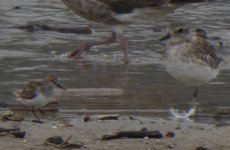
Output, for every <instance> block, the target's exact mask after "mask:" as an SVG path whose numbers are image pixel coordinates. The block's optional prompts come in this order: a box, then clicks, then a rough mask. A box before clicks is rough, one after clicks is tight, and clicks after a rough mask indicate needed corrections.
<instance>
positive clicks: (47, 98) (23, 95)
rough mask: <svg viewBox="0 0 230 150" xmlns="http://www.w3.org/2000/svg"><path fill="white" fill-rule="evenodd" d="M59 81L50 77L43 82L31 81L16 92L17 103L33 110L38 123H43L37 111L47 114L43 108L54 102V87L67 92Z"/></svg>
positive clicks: (52, 76) (54, 77)
mask: <svg viewBox="0 0 230 150" xmlns="http://www.w3.org/2000/svg"><path fill="white" fill-rule="evenodd" d="M57 81H58V80H57V77H56V76H54V75H48V76H47V77H46V78H45V79H43V80H42V81H30V82H29V83H28V84H27V85H26V86H25V87H24V88H23V89H22V90H17V91H15V92H14V94H15V95H16V97H17V98H16V100H17V101H19V102H20V103H22V104H23V105H25V106H27V107H31V108H32V112H33V114H34V116H35V117H36V119H37V120H36V122H39V123H42V122H41V120H40V119H39V118H38V116H37V115H36V113H35V109H37V110H39V111H40V112H41V113H42V114H46V113H45V112H44V111H43V110H42V108H43V107H44V106H46V105H47V104H48V103H49V102H51V101H52V99H53V96H54V92H53V86H54V85H55V86H57V87H59V88H61V89H64V90H66V89H65V88H64V87H62V86H61V85H60V84H58V83H57Z"/></svg>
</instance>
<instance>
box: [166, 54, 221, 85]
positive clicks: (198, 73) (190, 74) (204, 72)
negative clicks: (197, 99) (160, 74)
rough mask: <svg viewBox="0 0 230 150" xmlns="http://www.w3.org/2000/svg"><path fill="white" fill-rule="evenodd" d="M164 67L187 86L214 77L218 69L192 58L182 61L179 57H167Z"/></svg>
mask: <svg viewBox="0 0 230 150" xmlns="http://www.w3.org/2000/svg"><path fill="white" fill-rule="evenodd" d="M166 69H167V71H168V72H169V74H170V75H171V76H173V77H174V78H175V79H176V80H177V81H179V82H181V83H183V84H185V85H187V86H200V85H202V84H205V83H208V82H209V81H211V80H212V79H214V78H216V76H217V74H218V72H219V70H218V69H213V68H211V67H209V66H208V65H207V66H206V65H204V64H200V63H199V62H193V61H192V60H187V61H186V62H185V61H182V60H181V59H180V57H174V58H168V59H167V60H166Z"/></svg>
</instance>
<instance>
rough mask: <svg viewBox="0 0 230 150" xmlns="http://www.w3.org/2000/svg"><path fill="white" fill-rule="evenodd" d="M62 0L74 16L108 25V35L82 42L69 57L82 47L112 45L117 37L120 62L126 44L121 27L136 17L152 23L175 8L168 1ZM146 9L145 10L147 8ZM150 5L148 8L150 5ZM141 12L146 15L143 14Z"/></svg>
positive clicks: (80, 51)
mask: <svg viewBox="0 0 230 150" xmlns="http://www.w3.org/2000/svg"><path fill="white" fill-rule="evenodd" d="M62 1H63V3H64V4H65V5H66V6H67V7H68V8H70V9H71V10H72V11H73V12H74V13H76V14H77V15H79V16H81V17H83V18H86V19H88V20H90V21H94V22H98V23H102V24H106V25H109V26H110V28H111V29H112V35H111V37H110V38H108V39H106V40H102V41H97V42H85V43H83V44H81V45H80V46H79V47H78V48H77V49H76V50H74V51H72V52H70V53H69V55H68V57H69V58H76V57H78V56H80V55H81V54H82V52H84V51H85V50H89V49H90V48H91V47H93V46H95V45H104V44H112V43H114V42H116V41H117V40H118V42H119V44H120V46H121V48H122V50H123V52H124V62H125V63H129V57H128V43H127V40H126V38H125V37H124V35H123V33H124V31H123V29H122V26H124V25H127V24H129V23H131V22H138V21H140V20H142V22H143V20H144V21H149V22H154V21H155V20H157V19H159V18H162V17H163V16H165V15H166V14H168V13H171V12H173V10H175V7H174V6H172V5H168V2H169V1H170V0H142V1H133V0H119V1H114V0H62ZM146 7H147V8H149V9H147V8H146ZM150 7H151V8H150ZM145 15H147V16H149V17H150V18H151V19H150V18H148V17H145Z"/></svg>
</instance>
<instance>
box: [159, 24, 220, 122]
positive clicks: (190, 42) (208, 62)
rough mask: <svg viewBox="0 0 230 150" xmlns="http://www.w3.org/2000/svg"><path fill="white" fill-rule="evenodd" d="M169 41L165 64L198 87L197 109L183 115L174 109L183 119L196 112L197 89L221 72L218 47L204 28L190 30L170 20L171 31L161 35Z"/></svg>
mask: <svg viewBox="0 0 230 150" xmlns="http://www.w3.org/2000/svg"><path fill="white" fill-rule="evenodd" d="M164 40H167V42H166V62H165V67H166V70H167V71H168V72H169V74H170V75H171V76H172V77H174V78H175V79H176V80H177V81H179V82H181V83H183V84H185V85H186V86H190V87H195V91H194V93H193V97H194V102H193V105H194V107H193V108H192V109H193V110H194V111H191V110H190V111H189V112H190V114H189V115H188V114H185V115H183V116H180V115H178V114H176V111H174V110H173V109H171V110H172V111H171V112H172V114H173V115H174V116H177V117H181V118H183V117H184V116H186V117H190V116H191V115H194V113H195V108H196V103H195V100H196V99H197V96H198V88H199V87H200V86H201V85H203V84H205V83H208V82H210V81H211V80H212V79H214V78H216V77H217V75H218V73H219V71H220V62H221V61H222V59H220V58H218V57H217V55H216V53H215V48H214V47H213V46H212V45H211V44H210V43H209V42H208V41H207V33H206V31H205V30H203V29H196V30H195V31H191V29H190V28H189V27H188V25H187V24H185V23H178V22H177V23H171V24H170V25H169V26H168V34H167V35H166V36H164V37H162V38H161V41H164Z"/></svg>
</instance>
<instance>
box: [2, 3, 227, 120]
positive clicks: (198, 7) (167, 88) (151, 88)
mask: <svg viewBox="0 0 230 150" xmlns="http://www.w3.org/2000/svg"><path fill="white" fill-rule="evenodd" d="M0 5H1V8H0V13H1V16H0V22H1V23H0V35H1V36H0V61H1V63H0V69H1V74H0V85H1V88H2V90H1V91H0V95H1V97H0V99H1V102H7V103H17V102H16V101H15V100H14V96H13V94H12V92H13V91H14V90H16V89H20V88H22V87H23V85H24V84H25V83H26V81H27V80H33V79H39V78H42V77H44V76H45V75H46V74H50V73H52V74H55V75H57V76H58V78H59V80H60V83H61V84H62V85H63V86H64V87H66V88H67V89H71V90H70V91H71V92H69V93H67V94H66V93H63V92H62V91H60V90H58V91H57V95H58V99H59V100H60V103H61V111H60V113H59V114H60V115H67V116H74V115H75V114H76V113H81V112H101V111H102V112H113V113H124V114H140V115H146V114H147V115H153V116H156V117H159V116H161V113H165V114H167V111H168V109H169V107H170V106H174V107H178V108H181V109H187V108H188V107H189V103H190V102H191V101H192V92H193V89H192V88H188V87H184V86H183V85H181V84H179V83H177V82H176V81H175V80H174V79H173V78H171V77H170V76H169V75H168V73H167V72H166V71H165V69H164V67H163V66H162V59H161V58H162V53H161V52H162V51H163V46H162V45H161V43H159V41H158V40H159V38H160V37H161V36H162V35H164V30H161V29H162V28H163V29H164V28H165V25H167V24H168V23H169V22H172V21H185V22H189V23H191V25H192V27H193V28H198V27H199V28H205V29H206V30H207V31H208V32H209V33H210V34H211V35H215V36H216V35H218V36H219V35H221V36H222V38H223V39H222V40H223V42H224V48H223V49H222V50H219V51H218V54H219V55H220V56H223V55H224V56H225V57H226V59H227V58H228V55H230V54H229V48H230V40H229V39H230V34H229V33H230V15H229V8H230V3H229V1H227V0H225V1H224V0H219V1H217V2H208V3H198V4H189V5H184V6H182V7H180V8H178V9H176V10H175V12H174V13H171V14H169V15H167V16H166V17H164V18H162V19H161V20H159V21H157V22H156V21H152V22H151V23H146V24H143V23H142V24H138V23H137V24H132V25H129V26H128V27H127V28H126V29H127V30H126V33H125V36H126V37H127V38H128V41H129V46H130V58H131V64H130V65H129V66H126V65H124V64H123V63H122V61H121V56H122V52H121V51H120V47H119V46H118V45H117V44H113V45H110V46H98V47H94V48H93V49H92V50H91V51H90V52H89V53H86V54H85V55H84V56H82V57H81V58H80V59H79V60H76V61H73V60H68V59H67V58H66V57H65V55H66V52H68V51H70V50H71V49H73V48H76V47H77V45H78V44H79V43H80V42H82V41H84V40H93V39H97V40H98V39H100V38H101V37H106V36H108V35H109V30H108V28H107V27H105V26H103V25H99V24H95V23H92V22H89V21H87V20H85V19H82V18H80V17H78V16H76V15H75V14H73V13H72V12H71V11H69V10H68V9H66V8H65V6H64V5H63V4H62V2H61V1H55V0H49V1H41V0H20V1H15V0H7V1H0ZM15 6H20V7H21V9H13V8H14V7H15ZM27 23H45V24H48V25H51V26H57V27H58V26H62V27H76V26H77V27H78V26H81V27H82V26H87V25H89V26H92V27H93V29H94V31H95V32H94V33H93V34H72V33H58V32H55V31H37V32H27V31H25V30H21V29H16V28H15V26H18V25H26V24H27ZM217 42H218V41H213V43H214V44H216V43H217ZM229 68H230V65H229V64H225V66H224V69H223V71H222V72H221V73H220V75H219V76H218V78H217V79H216V80H214V81H213V82H211V83H210V84H206V85H204V86H202V87H201V88H200V93H199V103H200V105H199V108H200V109H199V111H200V113H203V112H205V111H206V110H208V114H213V113H214V111H215V109H216V108H217V107H223V106H224V107H230V92H229V90H230V86H229V82H230V76H229V74H230V71H229ZM76 93H77V94H76ZM166 116H167V115H166Z"/></svg>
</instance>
